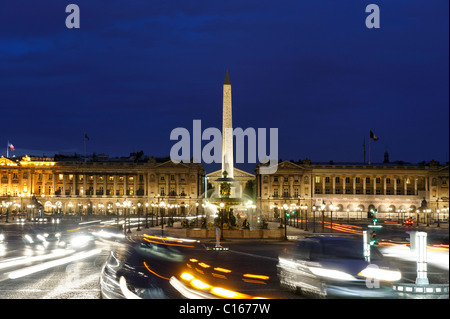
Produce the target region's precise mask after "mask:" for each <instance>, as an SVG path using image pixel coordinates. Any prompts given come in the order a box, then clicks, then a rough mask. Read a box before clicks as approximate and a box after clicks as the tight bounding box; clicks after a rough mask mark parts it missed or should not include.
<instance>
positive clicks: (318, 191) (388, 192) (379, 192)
mask: <svg viewBox="0 0 450 319" xmlns="http://www.w3.org/2000/svg"><path fill="white" fill-rule="evenodd" d="M363 192H364V191H363V190H361V189H355V194H358V195H359V194H363ZM394 193H395V194H396V195H405V194H404V190H402V189H397V190H395V191H394V190H391V189H386V195H394ZM314 194H322V188H316V189H315V190H314ZM325 194H333V192H332V190H330V189H329V188H325ZM334 194H343V192H342V190H341V189H339V188H336V189H335V190H334ZM345 194H353V189H350V188H347V189H345ZM373 194H375V195H382V194H383V192H382V190H381V189H377V190H375V193H374V192H373V190H371V189H366V195H373ZM406 195H416V194H415V192H414V191H413V190H410V189H407V190H406Z"/></svg>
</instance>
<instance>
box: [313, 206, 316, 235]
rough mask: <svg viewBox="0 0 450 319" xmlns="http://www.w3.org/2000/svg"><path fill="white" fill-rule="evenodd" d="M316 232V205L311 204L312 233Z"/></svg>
mask: <svg viewBox="0 0 450 319" xmlns="http://www.w3.org/2000/svg"><path fill="white" fill-rule="evenodd" d="M315 232H316V206H313V233H315Z"/></svg>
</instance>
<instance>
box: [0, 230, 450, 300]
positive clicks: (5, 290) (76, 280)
mask: <svg viewBox="0 0 450 319" xmlns="http://www.w3.org/2000/svg"><path fill="white" fill-rule="evenodd" d="M34 227H36V226H34V225H31V224H26V225H25V226H20V225H14V224H11V225H4V224H3V225H0V230H3V232H4V233H5V232H7V233H8V234H10V235H11V234H22V233H23V232H24V231H25V230H28V229H30V228H34ZM39 227H41V228H42V227H43V228H44V229H45V228H47V229H48V230H49V231H52V230H55V228H56V229H61V228H64V229H66V230H67V229H70V228H71V227H76V225H71V224H65V225H57V226H54V225H51V224H50V225H44V226H39ZM58 227H59V228H58ZM149 232H150V231H149ZM385 232H386V237H389V236H387V235H388V234H391V232H389V231H388V230H385ZM403 232H404V231H403V230H401V231H400V232H392V233H395V234H397V233H403ZM445 234H447V241H448V232H447V233H445V232H443V235H442V236H444V237H445ZM440 237H441V236H440V235H439V234H434V235H433V238H435V239H436V241H439V238H440ZM444 237H443V238H444ZM11 238H12V240H11V241H10V242H8V243H7V244H2V245H0V299H98V298H100V287H99V277H100V272H101V269H102V267H103V265H104V263H105V261H106V259H107V257H108V256H109V254H110V251H111V249H114V248H116V247H120V246H121V245H123V243H121V242H120V241H119V242H117V241H113V240H104V239H101V240H100V239H97V240H95V246H90V247H87V248H85V249H81V250H76V251H73V250H69V249H59V248H54V247H53V248H49V247H42V246H41V245H33V246H30V245H25V244H23V242H22V241H21V240H19V237H14V236H11ZM444 240H445V239H444ZM204 244H205V247H206V246H210V247H211V246H214V243H212V242H210V241H205V242H204ZM222 245H223V246H225V247H227V248H229V251H224V252H218V253H217V258H216V261H217V262H220V263H223V265H224V266H223V267H224V268H233V269H234V268H236V269H240V270H242V271H243V272H250V273H253V274H261V275H265V276H268V277H270V280H269V282H268V284H267V285H266V286H265V287H264V289H263V291H265V292H266V293H267V295H269V296H270V297H274V298H283V299H294V298H303V297H302V296H300V295H298V294H294V293H292V292H289V291H286V290H284V289H281V288H280V286H279V282H278V278H277V271H276V264H277V261H278V254H279V253H280V251H282V250H283V249H285V248H287V247H288V246H290V245H292V241H288V242H285V241H276V240H266V241H258V240H228V241H225V242H223V243H222ZM447 256H448V251H447ZM394 262H395V264H396V266H397V267H398V268H400V269H401V271H402V275H403V278H402V280H403V281H404V282H411V283H412V282H414V281H415V278H416V263H415V262H412V261H406V260H397V259H395V260H394ZM225 266H226V267H225ZM428 278H429V280H430V283H436V284H448V282H449V272H448V267H447V268H446V269H445V267H444V268H442V267H439V266H435V265H432V264H429V265H428Z"/></svg>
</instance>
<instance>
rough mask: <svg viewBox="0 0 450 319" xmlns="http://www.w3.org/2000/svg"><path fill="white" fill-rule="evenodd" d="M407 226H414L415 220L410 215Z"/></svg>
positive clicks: (406, 221) (406, 222)
mask: <svg viewBox="0 0 450 319" xmlns="http://www.w3.org/2000/svg"><path fill="white" fill-rule="evenodd" d="M405 226H414V220H413V219H412V217H409V218H408V219H406V220H405Z"/></svg>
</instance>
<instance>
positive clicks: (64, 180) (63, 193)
mask: <svg viewBox="0 0 450 319" xmlns="http://www.w3.org/2000/svg"><path fill="white" fill-rule="evenodd" d="M61 195H62V196H64V197H65V196H66V174H64V173H63V187H62V194H61Z"/></svg>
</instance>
